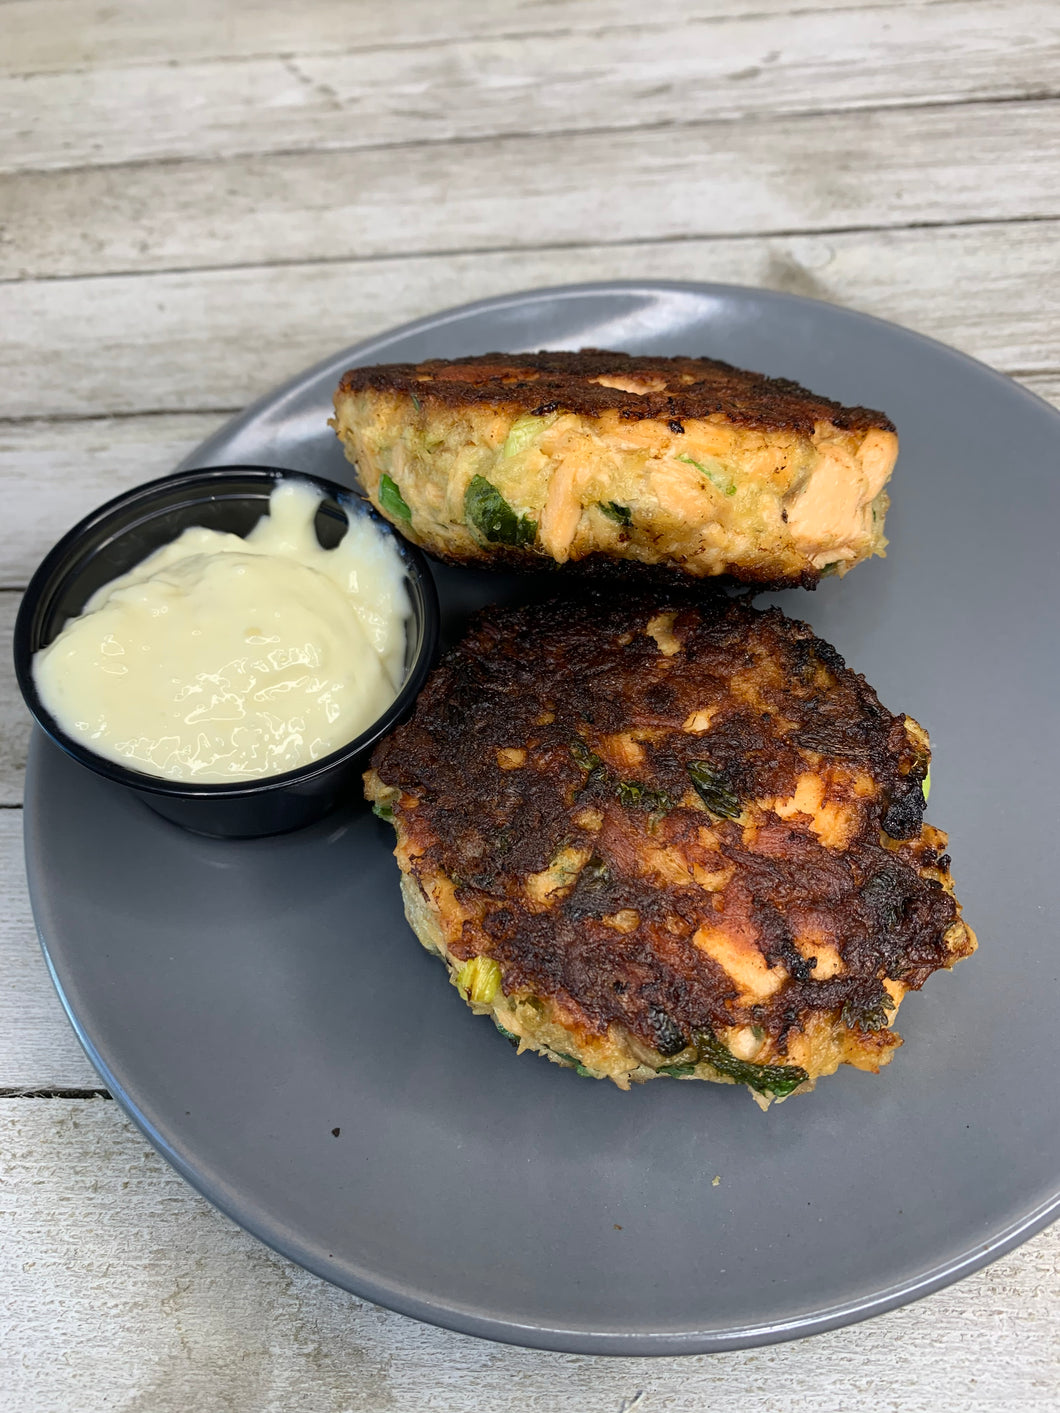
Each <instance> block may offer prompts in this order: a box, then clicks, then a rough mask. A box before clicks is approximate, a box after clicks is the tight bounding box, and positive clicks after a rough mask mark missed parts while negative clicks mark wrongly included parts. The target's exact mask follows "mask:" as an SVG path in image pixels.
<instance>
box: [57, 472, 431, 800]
mask: <svg viewBox="0 0 1060 1413" xmlns="http://www.w3.org/2000/svg"><path fill="white" fill-rule="evenodd" d="M320 501H321V496H320V494H319V492H318V491H316V490H314V488H313V487H312V486H311V485H309V484H308V483H307V482H301V481H295V480H290V481H285V482H281V483H280V484H279V485H278V486H277V487H276V489H275V490H274V491H273V492H272V495H271V497H270V499H269V512H268V514H267V515H265V516H263V517H262V519H261V520H260V521H259V522H258V523H257V525H255V527H254V529H253V530H252V531H251V532H250V534H249V535H247V537H246V538H245V539H242V538H240V537H239V536H238V535H231V534H225V533H222V532H221V531H217V530H207V529H204V528H202V527H195V528H191V529H188V530H185V531H184V533H183V534H182V535H180V536H179V538H178V539H176V540H174V541H173V542H172V543H171V544H168V545H164V546H163V547H162V548H161V549H159V550H156V551H155V553H153V554H151V555H149V556H148V557H147V558H146V559H145V560H143V561H142V563H140V564H139V565H137V566H136V568H135V569H133V570H131V571H130V572H129V573H128V574H123V575H121V577H120V578H117V579H114V580H112V581H111V582H110V583H109V584H105V585H104V586H103V587H102V588H101V589H98V590H97V591H96V593H95V594H93V595H92V597H91V598H90V599H89V601H88V603H87V604H86V605H85V607H84V609H83V610H82V612H81V614H80V616H79V617H77V618H73V619H70V621H69V622H68V623H67V624H66V625H65V626H64V628H63V630H62V632H61V633H60V634H59V636H58V637H57V638H56V639H55V641H54V642H53V643H51V644H50V645H49V646H48V647H46V648H44V649H42V650H41V651H40V652H38V653H37V654H36V656H35V657H34V660H33V676H34V681H35V683H36V686H37V691H38V692H39V693H40V697H41V700H42V701H43V703H44V705H45V706H46V707H47V709H48V710H49V711H50V712H51V714H52V715H53V716H54V717H55V719H56V721H57V722H58V723H59V724H60V725H61V726H62V727H63V729H64V730H65V731H66V732H67V733H68V734H69V735H70V736H71V737H73V738H74V739H75V740H78V741H81V742H83V743H84V744H85V745H86V746H88V747H90V748H91V749H92V750H94V751H95V752H97V754H99V755H101V756H106V757H107V758H108V759H110V760H115V761H120V762H121V763H122V764H124V765H127V766H129V767H130V768H132V769H134V770H140V771H143V772H145V773H146V774H148V775H159V776H164V777H166V778H168V779H170V780H187V781H195V782H197V783H215V784H216V783H232V782H235V781H240V780H254V779H258V778H260V777H262V776H268V775H278V774H281V773H282V772H284V771H287V770H294V769H296V768H297V767H299V766H302V765H307V764H309V763H311V762H312V761H315V760H319V759H321V758H322V757H323V756H326V755H329V754H330V753H331V752H332V751H335V750H338V749H339V747H340V746H343V745H345V744H346V743H347V742H348V741H351V740H353V738H354V737H355V736H358V735H359V734H360V733H361V732H362V731H363V730H365V729H366V728H367V727H368V726H370V725H371V724H372V722H373V721H375V720H376V719H377V718H378V717H379V716H380V715H381V714H382V713H383V712H384V711H385V710H386V708H387V707H388V706H389V705H390V703H391V702H392V701H393V700H394V698H395V697H396V696H397V693H398V691H399V689H400V686H401V681H402V677H403V671H404V661H405V623H406V619H407V617H408V614H409V601H408V593H407V590H406V588H405V571H404V566H403V564H402V561H401V557H400V555H399V554H398V551H397V550H396V549H395V547H394V545H393V544H392V543H391V541H390V539H389V538H388V537H387V536H386V535H385V534H384V533H383V532H382V531H380V530H379V529H378V527H377V526H376V525H375V523H374V522H373V521H372V520H371V519H370V518H369V517H368V516H367V515H358V514H355V513H354V514H351V515H350V516H349V526H348V529H347V531H346V533H345V535H344V537H343V539H342V540H341V541H340V543H339V544H338V545H336V546H335V548H334V549H330V550H325V549H323V548H322V547H321V545H320V543H319V541H318V540H317V537H316V533H315V529H314V519H315V516H316V512H317V508H318V506H319V505H320Z"/></svg>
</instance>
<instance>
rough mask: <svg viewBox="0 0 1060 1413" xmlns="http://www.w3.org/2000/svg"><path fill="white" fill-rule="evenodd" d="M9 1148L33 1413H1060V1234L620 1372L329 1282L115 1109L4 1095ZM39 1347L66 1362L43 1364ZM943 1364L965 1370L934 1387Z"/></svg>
mask: <svg viewBox="0 0 1060 1413" xmlns="http://www.w3.org/2000/svg"><path fill="white" fill-rule="evenodd" d="M0 1155H2V1156H0V1221H2V1222H3V1224H4V1227H5V1229H6V1233H7V1235H6V1236H5V1251H4V1254H5V1268H6V1272H7V1275H6V1278H5V1281H4V1285H3V1290H2V1294H0V1321H2V1324H3V1328H4V1330H5V1336H6V1337H5V1339H4V1340H3V1342H2V1343H0V1381H2V1383H3V1385H4V1386H5V1387H6V1389H7V1390H8V1393H7V1396H6V1399H5V1408H6V1409H10V1410H11V1413H29V1411H30V1410H31V1409H32V1410H33V1413H69V1410H70V1409H71V1408H73V1407H78V1408H81V1409H85V1408H102V1407H109V1408H118V1409H121V1410H123V1413H169V1410H173V1413H177V1410H180V1413H185V1410H187V1409H195V1410H196V1413H222V1410H223V1413H231V1410H247V1413H250V1411H251V1410H253V1413H290V1410H292V1409H305V1410H312V1413H340V1410H341V1413H383V1410H391V1409H392V1410H400V1413H418V1411H419V1410H423V1413H427V1410H430V1413H481V1410H482V1409H512V1410H515V1409H518V1410H519V1413H620V1411H621V1410H626V1413H633V1410H636V1413H702V1410H704V1409H715V1408H717V1409H723V1408H734V1407H746V1406H748V1405H749V1404H751V1403H753V1405H754V1407H755V1408H756V1409H759V1410H761V1413H821V1410H822V1409H825V1410H838V1409H842V1410H843V1413H879V1410H880V1409H881V1408H884V1409H900V1410H901V1413H968V1410H969V1409H976V1410H978V1409H982V1410H987V1409H990V1410H999V1413H1000V1410H1008V1409H1020V1410H1024V1411H1025V1413H1033V1411H1034V1410H1040V1411H1041V1413H1045V1410H1047V1409H1049V1410H1052V1409H1055V1407H1056V1402H1055V1392H1056V1389H1057V1387H1058V1386H1060V1229H1058V1228H1054V1229H1053V1230H1051V1231H1047V1232H1045V1233H1043V1234H1042V1235H1040V1236H1038V1237H1036V1238H1035V1239H1034V1240H1033V1241H1031V1242H1029V1243H1028V1244H1027V1245H1026V1246H1024V1247H1023V1248H1021V1250H1020V1251H1018V1252H1016V1253H1014V1254H1013V1255H1011V1256H1007V1257H1005V1258H1003V1259H1002V1260H1001V1261H999V1262H997V1263H996V1264H995V1265H994V1266H992V1267H988V1268H987V1269H986V1270H985V1271H982V1272H979V1273H978V1274H976V1275H974V1276H971V1277H969V1279H967V1280H966V1281H963V1282H962V1283H961V1284H959V1285H957V1286H954V1287H952V1288H951V1289H949V1290H947V1291H943V1292H941V1293H939V1294H937V1295H933V1296H930V1297H928V1298H927V1299H926V1300H924V1301H921V1302H920V1303H919V1304H917V1305H913V1306H910V1307H908V1308H906V1309H904V1310H898V1311H894V1312H892V1313H890V1314H887V1315H883V1316H880V1317H879V1318H878V1319H875V1320H871V1321H869V1322H867V1323H866V1324H862V1325H857V1326H855V1327H853V1328H851V1329H846V1330H840V1331H837V1332H835V1333H832V1334H825V1335H818V1336H817V1337H816V1338H814V1339H812V1340H808V1341H802V1342H799V1343H797V1344H789V1345H780V1346H773V1347H772V1348H766V1349H759V1350H748V1351H744V1352H736V1353H730V1354H720V1355H707V1356H697V1357H692V1358H666V1359H622V1358H617V1359H606V1358H600V1357H591V1356H584V1355H562V1354H546V1353H540V1352H535V1351H532V1350H522V1349H512V1348H508V1347H505V1346H501V1345H495V1344H489V1343H487V1342H485V1341H482V1340H476V1339H470V1338H468V1337H467V1336H463V1335H456V1334H451V1333H448V1332H446V1331H444V1330H437V1329H432V1328H430V1327H428V1326H426V1325H421V1324H418V1323H416V1322H415V1321H413V1320H409V1319H406V1318H404V1317H403V1316H400V1315H395V1314H392V1313H390V1312H388V1311H385V1310H382V1309H380V1308H378V1307H377V1306H373V1305H369V1304H367V1303H365V1302H363V1301H361V1300H358V1299H357V1298H356V1297H354V1296H352V1295H348V1294H346V1293H345V1292H343V1291H339V1290H336V1289H334V1288H333V1287H330V1286H326V1285H324V1284H323V1282H321V1281H318V1280H316V1279H315V1278H314V1277H313V1276H310V1275H308V1274H307V1273H306V1272H304V1271H301V1270H299V1269H298V1268H297V1267H295V1266H293V1265H291V1264H290V1263H289V1262H287V1261H285V1260H283V1259H282V1258H281V1257H279V1256H276V1255H275V1254H273V1253H272V1252H270V1251H268V1250H267V1249H266V1248H265V1247H263V1246H260V1245H259V1244H258V1243H257V1242H255V1241H253V1240H252V1239H251V1238H250V1237H248V1236H246V1235H244V1234H243V1233H242V1232H241V1231H239V1230H238V1228H236V1227H234V1226H233V1225H232V1224H231V1223H230V1222H229V1221H228V1220H227V1219H226V1218H224V1217H222V1216H220V1215H219V1214H218V1213H217V1212H215V1211H213V1210H212V1209H211V1208H210V1207H209V1206H208V1205H207V1204H206V1202H205V1201H203V1199H202V1198H200V1197H199V1196H198V1195H197V1194H196V1193H194V1192H192V1190H191V1189H190V1188H189V1187H187V1186H186V1185H185V1184H184V1183H183V1182H182V1181H181V1180H180V1179H179V1178H178V1177H177V1176H176V1175H175V1174H174V1173H173V1172H172V1171H170V1170H169V1169H168V1168H167V1167H166V1166H165V1165H164V1163H163V1162H162V1160H161V1159H160V1158H159V1157H158V1156H157V1155H156V1154H155V1153H153V1152H152V1151H151V1150H150V1149H149V1148H148V1147H147V1146H146V1144H145V1142H144V1140H143V1139H142V1138H141V1136H140V1135H139V1134H138V1133H137V1132H136V1131H135V1130H134V1129H133V1128H132V1126H131V1125H130V1124H129V1123H128V1121H127V1120H126V1119H125V1118H124V1116H123V1115H122V1114H121V1112H120V1111H119V1110H118V1107H117V1105H115V1104H113V1103H107V1102H105V1101H98V1100H97V1101H91V1100H84V1101H80V1102H70V1101H67V1100H62V1099H51V1100H21V1101H16V1102H4V1101H0ZM39 1350H47V1351H49V1357H47V1358H39V1357H38V1358H33V1357H31V1356H30V1353H29V1352H30V1351H39ZM987 1351H990V1353H989V1355H987V1354H986V1352H987ZM926 1369H935V1370H945V1371H946V1377H945V1378H944V1379H937V1380H932V1381H931V1382H930V1383H928V1382H926V1381H925V1379H924V1371H925V1370H926ZM12 1391H13V1396H14V1401H12ZM104 1391H105V1397H104Z"/></svg>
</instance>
